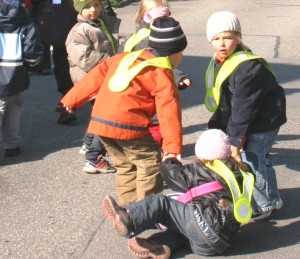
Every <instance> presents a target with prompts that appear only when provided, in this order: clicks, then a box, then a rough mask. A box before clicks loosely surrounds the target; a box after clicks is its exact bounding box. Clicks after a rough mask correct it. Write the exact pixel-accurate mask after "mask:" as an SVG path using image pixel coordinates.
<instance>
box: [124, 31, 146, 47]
mask: <svg viewBox="0 0 300 259" xmlns="http://www.w3.org/2000/svg"><path fill="white" fill-rule="evenodd" d="M149 35H150V29H148V28H142V29H140V30H138V31H137V32H135V33H133V34H132V35H131V36H130V37H129V39H128V40H127V41H126V43H125V46H124V52H131V51H132V50H133V49H134V47H135V46H136V45H137V44H138V43H140V42H141V41H142V40H143V39H145V38H147V37H149Z"/></svg>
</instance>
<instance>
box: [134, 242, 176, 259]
mask: <svg viewBox="0 0 300 259" xmlns="http://www.w3.org/2000/svg"><path fill="white" fill-rule="evenodd" d="M128 250H129V253H130V254H131V255H133V256H134V257H137V258H155V259H168V258H169V257H170V255H171V250H170V248H169V247H168V246H166V245H160V244H158V243H156V242H154V241H151V240H150V239H147V238H141V237H133V238H131V239H129V240H128Z"/></svg>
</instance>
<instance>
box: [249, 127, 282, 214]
mask: <svg viewBox="0 0 300 259" xmlns="http://www.w3.org/2000/svg"><path fill="white" fill-rule="evenodd" d="M278 132H279V128H278V129H276V130H273V131H268V132H262V133H255V134H250V135H249V136H247V142H246V145H245V147H244V149H245V151H250V152H252V153H254V154H255V155H256V156H257V158H258V167H257V170H256V172H255V175H256V182H255V187H254V192H253V198H254V201H255V203H256V204H257V207H258V208H260V209H262V210H263V211H269V210H271V209H272V208H274V206H275V205H276V202H277V201H278V200H279V199H280V195H279V192H278V187H277V180H276V174H275V170H274V168H273V166H272V162H271V160H270V155H269V153H270V150H271V148H272V145H273V144H274V142H275V139H276V137H277V135H278ZM258 208H254V210H256V209H258Z"/></svg>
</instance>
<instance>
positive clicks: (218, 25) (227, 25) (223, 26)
mask: <svg viewBox="0 0 300 259" xmlns="http://www.w3.org/2000/svg"><path fill="white" fill-rule="evenodd" d="M225 31H235V32H242V29H241V24H240V21H239V19H238V17H237V16H236V15H235V14H234V13H232V12H228V11H220V12H216V13H213V14H212V15H211V16H210V17H209V19H208V21H207V26H206V34H207V39H208V41H209V42H211V41H212V39H213V38H214V37H215V36H216V35H217V34H219V33H222V32H225Z"/></svg>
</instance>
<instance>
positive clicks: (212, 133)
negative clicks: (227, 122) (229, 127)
mask: <svg viewBox="0 0 300 259" xmlns="http://www.w3.org/2000/svg"><path fill="white" fill-rule="evenodd" d="M195 153H196V156H197V157H198V158H202V159H205V160H214V159H226V158H229V157H230V156H231V148H230V142H229V138H228V136H227V135H226V134H225V133H224V132H223V131H221V130H218V129H210V130H206V131H204V132H203V133H202V134H201V135H200V137H199V138H198V140H197V142H196V145H195Z"/></svg>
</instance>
